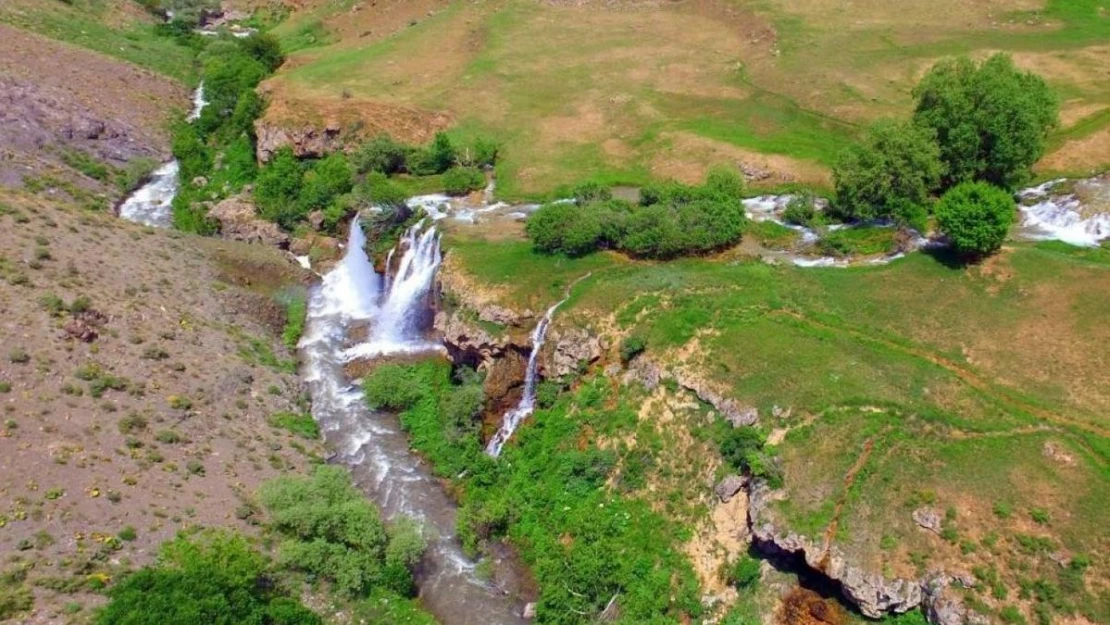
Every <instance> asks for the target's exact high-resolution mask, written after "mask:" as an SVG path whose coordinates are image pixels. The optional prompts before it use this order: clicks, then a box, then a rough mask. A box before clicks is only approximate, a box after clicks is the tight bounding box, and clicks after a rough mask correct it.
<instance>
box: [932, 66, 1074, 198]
mask: <svg viewBox="0 0 1110 625" xmlns="http://www.w3.org/2000/svg"><path fill="white" fill-rule="evenodd" d="M913 94H914V97H915V98H916V99H917V108H916V110H915V111H914V121H915V122H916V123H917V124H919V125H921V126H924V127H927V128H930V129H932V130H933V131H934V132H935V133H936V140H937V143H938V144H939V147H940V157H941V159H942V160H943V162H944V163H945V164H946V165H947V173H946V175H945V186H946V187H950V186H953V185H956V184H959V183H961V182H967V181H972V180H985V181H987V182H990V183H991V184H994V185H996V186H1000V187H1004V188H1012V187H1013V186H1014V185H1015V184H1018V183H1020V182H1022V181H1024V180H1025V179H1026V178H1027V177H1028V175H1029V168H1030V167H1031V166H1032V165H1033V163H1035V162H1036V161H1037V160H1038V159H1040V157H1041V155H1042V154H1044V148H1045V139H1046V138H1047V136H1048V132H1049V131H1050V130H1051V129H1052V128H1053V127H1054V126H1055V125H1056V120H1057V103H1056V97H1055V95H1054V94H1053V93H1052V91H1051V90H1050V89H1049V87H1048V85H1047V84H1046V83H1045V82H1044V80H1043V79H1042V78H1041V77H1039V76H1037V75H1036V74H1033V73H1030V72H1022V71H1020V70H1018V69H1017V68H1016V67H1014V64H1013V61H1012V60H1011V59H1010V57H1009V56H1007V55H1004V54H996V55H994V56H992V57H990V58H989V59H987V60H986V61H983V62H982V63H979V64H977V63H975V62H974V61H972V60H970V59H968V58H966V57H965V58H959V59H955V60H949V61H943V62H941V63H938V64H936V65H935V66H933V68H932V69H930V70H929V72H928V73H927V74H926V75H925V76H924V77H923V78H922V79H921V81H920V82H919V83H918V85H917V87H916V88H914V91H913Z"/></svg>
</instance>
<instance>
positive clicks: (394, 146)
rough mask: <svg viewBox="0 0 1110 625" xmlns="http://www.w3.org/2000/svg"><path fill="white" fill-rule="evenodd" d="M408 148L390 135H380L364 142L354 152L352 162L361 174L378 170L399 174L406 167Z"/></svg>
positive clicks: (384, 172) (382, 172)
mask: <svg viewBox="0 0 1110 625" xmlns="http://www.w3.org/2000/svg"><path fill="white" fill-rule="evenodd" d="M407 152H408V148H406V147H405V146H404V145H401V144H400V143H397V142H396V141H394V140H393V138H392V137H390V136H389V135H384V134H383V135H378V136H376V137H374V138H372V139H370V140H369V141H367V142H365V143H363V144H362V145H361V146H359V148H358V149H357V150H355V152H354V153H353V154H351V163H352V164H353V165H354V166H355V169H356V170H357V171H358V173H360V174H365V173H369V172H378V173H381V174H386V175H389V174H397V173H400V172H402V171H404V169H405V156H406V153H407Z"/></svg>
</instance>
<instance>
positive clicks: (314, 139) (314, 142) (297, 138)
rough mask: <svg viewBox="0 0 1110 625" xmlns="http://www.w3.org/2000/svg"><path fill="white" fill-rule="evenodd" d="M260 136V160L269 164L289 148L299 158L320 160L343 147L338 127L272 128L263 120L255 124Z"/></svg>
mask: <svg viewBox="0 0 1110 625" xmlns="http://www.w3.org/2000/svg"><path fill="white" fill-rule="evenodd" d="M254 129H255V132H256V133H257V135H258V148H257V150H256V154H257V156H258V160H259V161H260V162H262V163H267V162H269V161H270V159H271V158H273V157H274V154H276V153H277V151H278V150H280V149H281V148H284V147H289V148H290V149H292V150H293V154H294V155H296V156H297V158H319V157H321V156H324V155H325V154H328V153H330V152H334V151H336V150H339V149H341V148H342V147H343V145H342V140H341V138H340V136H339V135H340V132H339V131H340V129H339V127H338V126H334V125H330V124H329V125H328V126H326V127H325V128H323V129H319V128H314V127H312V126H304V127H301V128H284V127H282V126H272V125H269V124H266V123H264V122H263V121H262V120H259V121H256V122H255V124H254Z"/></svg>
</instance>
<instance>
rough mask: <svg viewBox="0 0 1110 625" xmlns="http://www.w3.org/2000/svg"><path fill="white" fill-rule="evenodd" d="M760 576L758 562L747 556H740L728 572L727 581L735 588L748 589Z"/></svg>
mask: <svg viewBox="0 0 1110 625" xmlns="http://www.w3.org/2000/svg"><path fill="white" fill-rule="evenodd" d="M760 576H761V572H760V563H759V560H756V559H755V558H753V557H751V556H750V555H748V554H744V555H741V556H740V557H739V558H737V559H736V562H733V563H732V566H731V567H729V571H728V581H729V583H730V584H732V585H733V586H736V587H737V588H750V587H751V586H754V585H755V584H756V583H757V582H759V578H760Z"/></svg>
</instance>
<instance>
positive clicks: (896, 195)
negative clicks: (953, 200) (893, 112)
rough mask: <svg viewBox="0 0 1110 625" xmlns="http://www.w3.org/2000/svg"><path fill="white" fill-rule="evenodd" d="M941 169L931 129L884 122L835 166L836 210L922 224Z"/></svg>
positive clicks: (852, 216)
mask: <svg viewBox="0 0 1110 625" xmlns="http://www.w3.org/2000/svg"><path fill="white" fill-rule="evenodd" d="M943 171H944V168H943V166H942V165H941V162H940V152H939V150H938V148H937V144H936V141H935V135H934V134H933V132H932V131H931V130H928V129H926V128H922V127H920V126H917V125H914V124H912V123H909V122H897V121H891V120H880V121H878V122H875V123H874V124H872V125H871V126H870V127H869V128H868V130H867V133H866V134H865V135H864V137H863V139H862V140H861V141H860V142H859V143H857V144H854V145H851V146H849V147H847V148H845V149H844V151H842V152H841V153H840V156H839V158H838V159H837V162H836V164H835V165H834V166H833V180H834V182H835V184H836V203H835V207H836V210H837V211H838V212H839V213H840V214H842V215H843V216H844V217H847V218H850V219H858V220H869V219H894V220H896V221H899V222H902V223H909V224H914V225H919V222H920V221H921V220H922V218H923V217H924V215H925V214H926V213H925V211H926V209H925V206H926V203H927V202H928V200H929V195H930V193H931V192H932V191H933V190H934V189H935V188H936V186H937V184H938V183H939V182H940V178H941V175H942V173H943Z"/></svg>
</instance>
